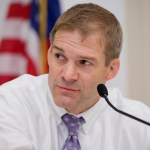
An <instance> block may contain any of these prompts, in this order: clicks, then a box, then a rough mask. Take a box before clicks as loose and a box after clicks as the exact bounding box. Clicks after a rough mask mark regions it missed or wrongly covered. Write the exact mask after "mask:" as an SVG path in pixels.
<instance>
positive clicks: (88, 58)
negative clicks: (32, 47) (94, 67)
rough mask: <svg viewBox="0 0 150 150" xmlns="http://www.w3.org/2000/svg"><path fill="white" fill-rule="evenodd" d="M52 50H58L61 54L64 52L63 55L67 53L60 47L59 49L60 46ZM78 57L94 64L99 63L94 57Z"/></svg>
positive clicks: (54, 46)
mask: <svg viewBox="0 0 150 150" xmlns="http://www.w3.org/2000/svg"><path fill="white" fill-rule="evenodd" d="M52 48H55V49H57V50H58V51H60V52H62V53H65V52H64V50H63V49H62V48H60V47H58V46H56V45H53V47H52ZM78 57H79V59H83V60H90V61H92V62H95V63H97V60H96V59H95V58H94V57H90V56H80V55H78Z"/></svg>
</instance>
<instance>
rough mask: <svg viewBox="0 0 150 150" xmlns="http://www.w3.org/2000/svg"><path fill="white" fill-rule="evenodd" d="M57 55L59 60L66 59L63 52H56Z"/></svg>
mask: <svg viewBox="0 0 150 150" xmlns="http://www.w3.org/2000/svg"><path fill="white" fill-rule="evenodd" d="M55 57H56V58H57V60H59V61H63V60H64V59H65V57H64V56H63V55H62V54H60V53H56V54H55Z"/></svg>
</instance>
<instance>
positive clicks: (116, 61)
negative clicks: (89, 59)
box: [106, 58, 120, 81]
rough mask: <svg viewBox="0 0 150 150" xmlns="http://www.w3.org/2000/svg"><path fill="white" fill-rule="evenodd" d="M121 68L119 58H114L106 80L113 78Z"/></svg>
mask: <svg viewBox="0 0 150 150" xmlns="http://www.w3.org/2000/svg"><path fill="white" fill-rule="evenodd" d="M119 68H120V60H119V58H116V59H113V60H112V61H111V62H110V64H109V66H108V72H107V74H106V80H107V81H108V80H111V79H113V78H114V77H115V76H116V75H117V73H118V71H119Z"/></svg>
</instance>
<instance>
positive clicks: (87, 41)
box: [53, 31, 103, 55]
mask: <svg viewBox="0 0 150 150" xmlns="http://www.w3.org/2000/svg"><path fill="white" fill-rule="evenodd" d="M53 45H54V46H57V47H59V48H61V49H63V50H67V51H68V50H69V51H72V52H73V53H75V52H77V53H80V54H82V53H84V54H89V55H97V54H100V53H102V51H103V42H102V40H101V38H100V35H99V34H97V33H94V34H90V35H89V36H87V37H86V38H83V36H81V34H80V33H79V32H78V31H73V32H69V31H57V32H56V35H55V38H54V42H53Z"/></svg>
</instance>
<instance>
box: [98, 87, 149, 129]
mask: <svg viewBox="0 0 150 150" xmlns="http://www.w3.org/2000/svg"><path fill="white" fill-rule="evenodd" d="M97 91H98V93H99V95H100V96H101V97H103V98H105V100H106V102H107V103H108V105H109V106H110V107H111V108H113V109H114V110H115V111H117V112H118V113H120V114H122V115H125V116H127V117H129V118H132V119H134V120H136V121H139V122H141V123H144V124H146V125H148V126H150V123H149V122H147V121H144V120H142V119H140V118H137V117H135V116H133V115H130V114H128V113H126V112H124V111H122V110H119V109H117V108H116V107H115V106H114V105H112V104H111V103H110V101H109V99H108V90H107V88H106V86H105V85H104V84H99V85H98V86H97Z"/></svg>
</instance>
